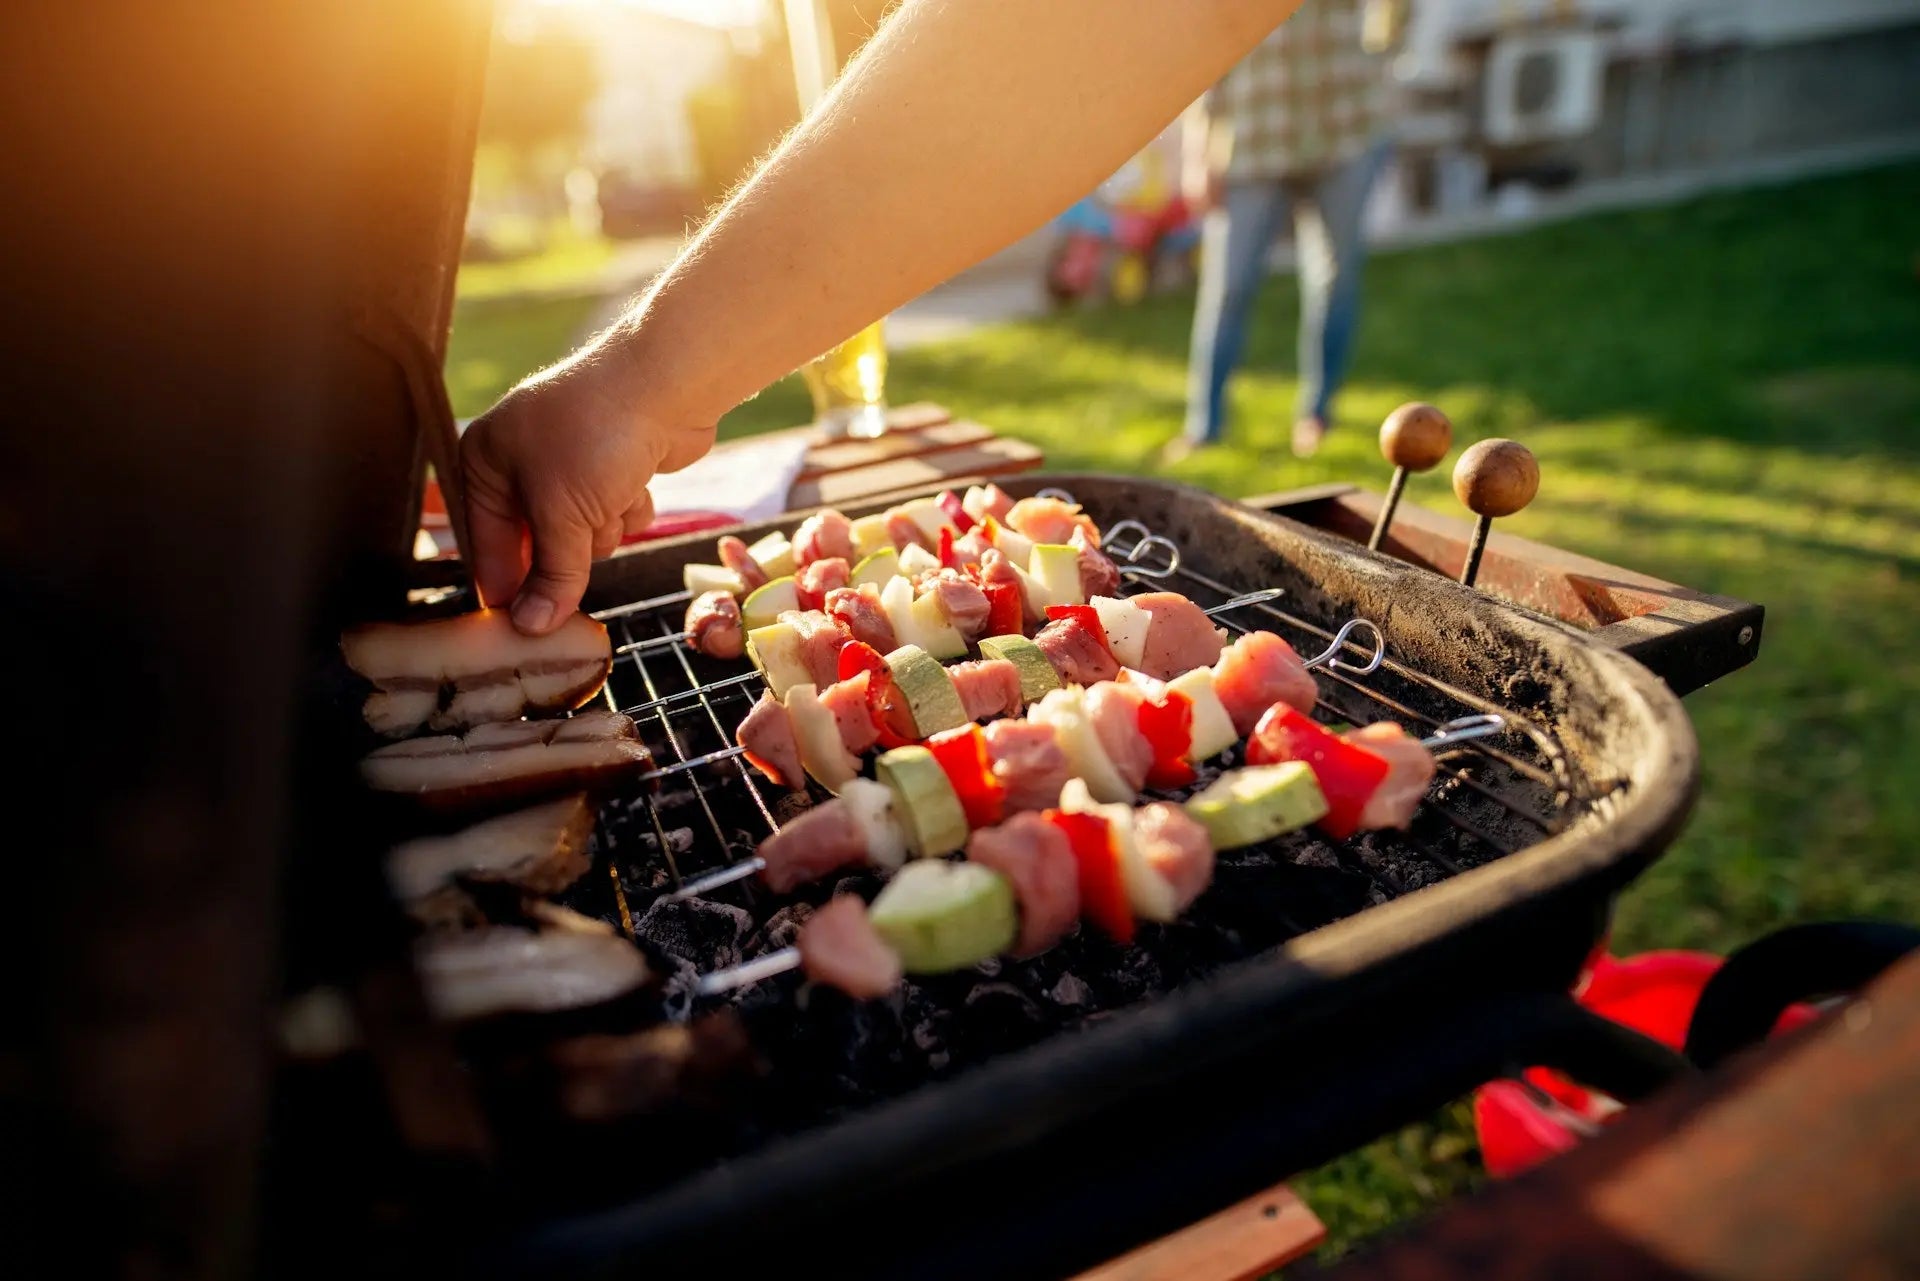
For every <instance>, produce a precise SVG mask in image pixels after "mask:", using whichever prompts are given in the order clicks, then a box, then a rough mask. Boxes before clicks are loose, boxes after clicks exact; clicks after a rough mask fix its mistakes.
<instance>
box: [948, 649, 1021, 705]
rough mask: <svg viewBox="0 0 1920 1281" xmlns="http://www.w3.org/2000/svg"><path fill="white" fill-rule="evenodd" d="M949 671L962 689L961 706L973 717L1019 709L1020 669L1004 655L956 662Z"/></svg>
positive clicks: (955, 682) (957, 687) (957, 686)
mask: <svg viewBox="0 0 1920 1281" xmlns="http://www.w3.org/2000/svg"><path fill="white" fill-rule="evenodd" d="M947 675H948V676H950V677H952V678H953V684H954V688H955V689H957V690H959V691H960V706H961V707H962V708H963V709H965V711H966V713H967V719H968V720H970V721H986V720H993V719H995V718H996V717H1001V716H1012V715H1013V714H1014V713H1015V712H1017V711H1019V710H1020V669H1019V668H1017V667H1015V666H1014V665H1013V664H1012V663H1011V662H1009V661H1007V660H1006V659H1004V658H988V659H982V660H980V661H979V662H974V663H955V664H954V665H953V666H952V667H949V668H948V669H947Z"/></svg>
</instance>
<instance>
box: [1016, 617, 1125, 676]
mask: <svg viewBox="0 0 1920 1281" xmlns="http://www.w3.org/2000/svg"><path fill="white" fill-rule="evenodd" d="M1148 636H1149V638H1151V636H1152V633H1151V632H1149V633H1148ZM1033 643H1034V644H1035V645H1038V646H1039V647H1040V652H1041V653H1043V654H1045V655H1046V656H1047V661H1048V662H1049V663H1052V664H1053V670H1054V671H1056V672H1058V673H1060V680H1061V682H1062V683H1063V684H1067V685H1092V684H1094V683H1095V682H1098V681H1107V680H1112V679H1113V678H1114V676H1116V675H1117V674H1118V673H1119V671H1120V664H1119V663H1117V662H1115V661H1114V657H1113V651H1112V650H1110V649H1108V648H1107V638H1106V637H1105V636H1096V635H1094V634H1093V633H1092V632H1091V631H1089V630H1088V629H1087V625H1086V624H1085V623H1083V622H1081V621H1080V620H1079V619H1078V618H1056V619H1054V620H1053V621H1052V622H1051V623H1048V624H1047V625H1046V626H1045V627H1042V628H1041V629H1040V631H1039V632H1038V633H1037V634H1036V635H1035V636H1034V638H1033Z"/></svg>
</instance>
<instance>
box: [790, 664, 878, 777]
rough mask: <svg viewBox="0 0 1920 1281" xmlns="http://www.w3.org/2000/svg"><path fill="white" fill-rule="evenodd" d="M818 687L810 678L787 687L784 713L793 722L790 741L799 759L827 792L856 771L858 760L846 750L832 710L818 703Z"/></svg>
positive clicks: (858, 768) (858, 766)
mask: <svg viewBox="0 0 1920 1281" xmlns="http://www.w3.org/2000/svg"><path fill="white" fill-rule="evenodd" d="M819 695H820V691H819V690H818V689H816V688H815V687H814V685H813V684H812V682H810V681H799V682H796V683H795V684H793V685H790V686H788V687H787V693H786V697H785V698H784V699H783V700H782V701H783V702H785V703H786V705H787V716H788V717H789V719H791V720H792V722H793V741H794V742H795V743H796V744H798V745H799V748H800V763H801V764H802V765H803V766H805V767H806V770H807V773H809V774H811V775H813V777H814V780H815V781H816V782H818V783H819V784H820V786H822V787H824V788H826V789H827V790H828V791H829V792H834V793H838V792H839V791H840V789H841V788H842V787H844V786H845V785H846V783H847V780H848V779H851V778H855V777H857V776H858V775H859V773H860V762H859V761H858V760H856V759H855V758H854V756H853V754H852V753H851V752H849V751H847V747H846V743H845V741H844V740H842V739H841V737H840V727H839V725H838V724H837V723H836V722H835V721H834V719H833V713H832V712H830V711H828V710H827V709H826V708H824V707H822V706H821V705H820V696H819Z"/></svg>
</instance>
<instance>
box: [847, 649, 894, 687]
mask: <svg viewBox="0 0 1920 1281" xmlns="http://www.w3.org/2000/svg"><path fill="white" fill-rule="evenodd" d="M861 672H872V673H873V675H874V677H875V678H876V679H878V678H883V677H888V678H890V677H891V676H892V675H893V670H892V669H891V668H889V667H888V666H887V660H886V659H884V658H882V657H880V651H879V650H877V649H875V648H874V647H873V646H871V645H869V644H867V643H866V642H865V641H848V642H847V643H846V644H844V645H842V646H841V647H840V668H839V671H838V673H837V676H838V678H839V679H840V680H846V679H847V678H848V677H851V676H855V675H858V674H859V673H861Z"/></svg>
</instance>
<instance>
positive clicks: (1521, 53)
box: [1481, 31, 1605, 146]
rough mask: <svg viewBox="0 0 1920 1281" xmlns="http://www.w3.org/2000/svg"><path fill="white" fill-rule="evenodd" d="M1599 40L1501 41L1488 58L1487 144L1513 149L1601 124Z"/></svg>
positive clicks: (1557, 34) (1528, 36) (1534, 36)
mask: <svg viewBox="0 0 1920 1281" xmlns="http://www.w3.org/2000/svg"><path fill="white" fill-rule="evenodd" d="M1604 69H1605V64H1604V60H1603V49H1602V46H1601V42H1600V37H1599V36H1598V35H1596V34H1595V33H1593V32H1591V31H1535V32H1525V33H1521V34H1515V35H1508V36H1501V37H1500V38H1499V39H1497V40H1495V41H1494V44H1493V48H1492V50H1491V51H1489V53H1488V54H1487V69H1486V82H1485V83H1486V100H1485V101H1486V108H1485V111H1484V113H1483V118H1482V122H1481V127H1482V129H1483V131H1484V132H1485V134H1486V138H1487V141H1488V142H1491V143H1493V144H1495V145H1496V146H1514V145H1517V144H1521V143H1529V142H1548V141H1552V140H1553V139H1557V138H1573V137H1578V136H1579V135H1580V134H1583V133H1586V132H1588V131H1589V130H1591V129H1592V128H1593V127H1594V125H1595V124H1596V123H1598V121H1599V119H1600V91H1601V74H1602V72H1603V70H1604Z"/></svg>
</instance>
